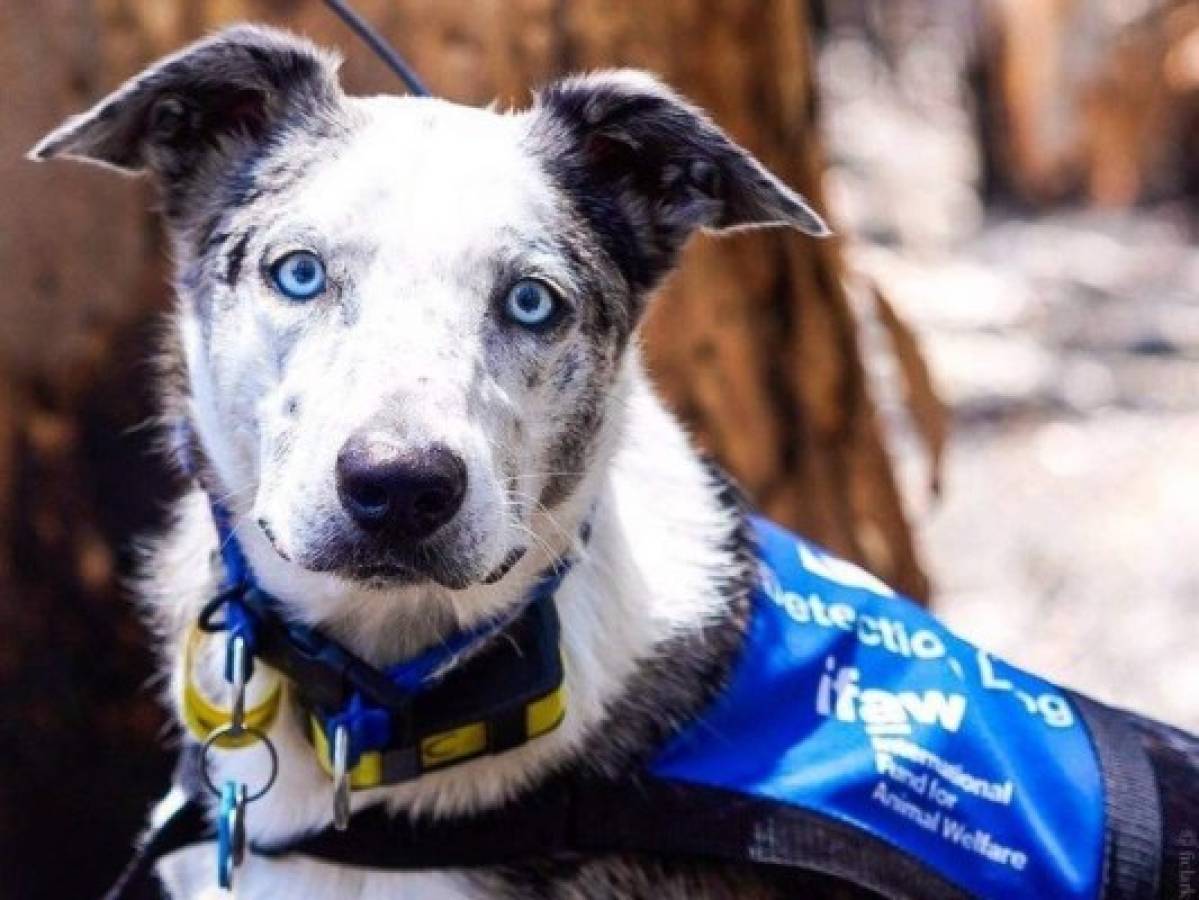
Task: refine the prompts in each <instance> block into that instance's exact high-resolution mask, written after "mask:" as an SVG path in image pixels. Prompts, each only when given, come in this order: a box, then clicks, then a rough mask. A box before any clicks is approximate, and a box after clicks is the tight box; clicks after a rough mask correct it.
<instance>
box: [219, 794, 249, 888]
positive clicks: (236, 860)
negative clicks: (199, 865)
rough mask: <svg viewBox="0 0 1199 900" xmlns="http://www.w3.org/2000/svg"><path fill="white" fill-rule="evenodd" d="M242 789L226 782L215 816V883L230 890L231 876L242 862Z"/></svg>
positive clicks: (244, 816) (244, 813) (243, 845)
mask: <svg viewBox="0 0 1199 900" xmlns="http://www.w3.org/2000/svg"><path fill="white" fill-rule="evenodd" d="M246 803H247V799H246V786H245V785H244V784H241V783H239V782H236V781H226V782H225V784H224V787H222V788H221V805H220V810H219V813H218V815H217V883H218V884H219V885H220V886H221V887H222V888H223V889H224V890H227V891H228V890H231V889H232V888H233V873H234V870H235V869H237V867H238V866H240V865H241V864H242V862H243V861H244V860H245V858H246Z"/></svg>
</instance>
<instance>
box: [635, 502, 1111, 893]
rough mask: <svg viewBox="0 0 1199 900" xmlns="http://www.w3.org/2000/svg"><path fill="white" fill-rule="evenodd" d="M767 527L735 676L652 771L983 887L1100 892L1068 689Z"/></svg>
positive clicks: (1095, 787) (1081, 734) (1100, 834)
mask: <svg viewBox="0 0 1199 900" xmlns="http://www.w3.org/2000/svg"><path fill="white" fill-rule="evenodd" d="M754 524H755V527H756V531H757V537H758V540H759V542H760V551H759V554H760V559H761V577H760V579H759V583H758V586H757V588H756V589H755V590H754V593H753V613H752V619H751V622H750V625H749V633H748V638H747V642H746V644H745V646H744V648H743V650H742V651H741V654H740V658H739V660H738V662H737V664H736V667H735V670H734V673H733V677H732V680H731V682H730V684H729V686H728V689H727V690H726V691H725V692H724V693H723V694H722V695H721V696H720V697H719V698H718V700H717V701H716V702H715V703H714V704H713V705H712V706H711V708H710V709H708V710H707V712H706V713H705V714H704V715H703V716H702V718H700V719H699V720H697V721H696V722H694V723H693V724H691V725H690V726H689V727H688V728H687V729H686V730H685V731H684V732H683V733H682V734H680V735H679V736H678V737H677V738H676V739H674V740H673V741H672V742H671V743H670V744H669V745H668V746H667V747H665V748H664V749H663V750H662V752H661V753H660V754H659V755H658V756H657V757H656V758H655V759H654V761H653V762H652V764H651V765H650V767H649V771H650V773H651V774H652V775H653V776H655V777H657V778H660V779H665V780H668V781H673V782H680V783H685V784H694V785H703V786H707V787H712V788H720V789H724V790H728V791H733V792H736V793H738V794H741V795H748V796H752V797H759V798H765V799H767V800H770V801H777V802H780V803H784V804H789V805H793V806H796V807H800V808H803V809H805V810H807V811H810V812H812V813H815V814H817V815H818V816H821V817H827V819H829V820H833V821H835V822H839V823H842V824H844V825H847V826H849V827H851V828H852V829H856V830H858V831H861V832H864V833H866V834H868V835H871V836H873V837H875V838H878V839H881V840H882V841H884V842H886V843H888V844H890V845H892V846H893V847H895V848H897V849H898V850H900V851H902V852H904V853H905V854H907V855H910V856H911V857H913V858H915V859H917V860H919V861H920V862H921V863H923V864H924V865H926V866H929V867H931V868H932V869H934V870H935V871H937V872H938V873H939V874H940V875H942V876H943V877H944V878H945V879H947V880H948V881H950V882H952V883H954V884H956V885H957V886H959V887H961V888H963V889H965V890H966V891H968V892H970V893H972V894H976V895H978V896H982V897H1045V898H1073V897H1077V898H1083V897H1096V896H1098V895H1099V892H1100V886H1101V868H1102V863H1103V851H1104V836H1105V813H1104V786H1103V781H1102V777H1101V770H1100V764H1099V760H1098V757H1097V754H1096V749H1095V747H1094V746H1093V745H1092V740H1091V737H1090V735H1089V733H1088V729H1087V727H1086V725H1085V724H1084V722H1083V721H1082V719H1081V717H1080V714H1079V711H1078V709H1077V708H1076V707H1075V705H1074V703H1073V702H1072V700H1071V698H1070V697H1068V696H1067V695H1066V694H1065V693H1063V692H1062V691H1061V690H1060V689H1058V688H1057V687H1055V686H1054V685H1052V684H1049V683H1048V682H1045V681H1043V680H1041V679H1039V678H1036V677H1033V676H1031V675H1029V674H1027V673H1025V672H1022V671H1020V670H1019V669H1016V668H1014V667H1012V666H1010V665H1008V664H1006V663H1003V662H1001V661H999V660H997V659H994V658H993V657H992V656H990V655H989V654H988V653H986V652H985V651H982V650H978V649H976V648H974V647H972V646H970V645H969V644H967V643H966V642H965V641H963V640H961V639H959V638H957V637H955V636H954V635H953V634H951V633H950V632H949V631H948V630H947V629H946V628H944V627H943V626H942V625H940V624H939V623H938V622H937V621H936V620H934V619H933V618H932V617H930V616H929V615H928V614H927V613H926V612H925V611H924V610H922V609H920V608H919V607H917V606H916V605H915V604H913V603H911V602H910V601H908V600H906V599H904V598H902V597H899V596H897V595H896V594H895V593H894V592H893V591H892V590H891V589H890V588H888V587H887V586H886V585H884V584H883V583H882V582H881V581H879V580H878V579H877V578H875V577H874V576H872V575H870V574H869V573H867V572H865V571H863V570H862V569H859V568H858V567H856V566H854V565H852V564H850V563H847V562H844V561H843V560H840V559H837V558H835V557H833V556H830V555H829V554H827V553H826V552H824V551H823V550H821V549H819V548H818V547H816V546H814V545H813V544H810V543H808V542H807V541H804V540H802V539H800V538H797V537H795V536H794V535H792V534H790V533H788V532H786V531H784V530H783V529H782V528H779V527H778V526H776V525H773V524H771V523H769V522H765V521H762V520H756V521H755V523H754Z"/></svg>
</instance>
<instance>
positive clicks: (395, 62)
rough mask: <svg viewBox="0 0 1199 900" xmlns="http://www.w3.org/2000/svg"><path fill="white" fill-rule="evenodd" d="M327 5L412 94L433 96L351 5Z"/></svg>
mask: <svg viewBox="0 0 1199 900" xmlns="http://www.w3.org/2000/svg"><path fill="white" fill-rule="evenodd" d="M325 5H326V6H328V7H329V8H330V9H331V10H333V12H335V13H337V15H338V17H339V18H340V19H341V20H342V21H343V22H345V23H346V25H347V26H348V27H349V29H350V30H351V31H353V32H354V34H356V35H358V37H359V38H361V39H362V42H363V43H364V44H366V45H367V46H368V47H370V48H371V49H372V50H374V51H375V54H376V55H377V56H378V57H379V58H380V59H381V60H383V62H385V63H386V64H387V67H388V68H389V69H391V70H392V71H393V72H395V73H396V74H397V75H399V76H400V78H401V79H402V80H403V82H404V84H406V85H407V86H408V90H409V91H410V92H411V93H412V94H414V95H415V96H417V97H430V96H432V95H431V94H430V93H429V89H428V88H427V87H425V84H424V82H423V81H421V80H420V77H419V76H418V75H417V74H416V72H414V71H412V67H411V66H410V65H408V62H407V60H405V59H404V57H402V56H401V55H400V54H399V52H398V51H397V50H396V49H395V47H393V46H391V44H389V43H387V41H386V40H385V39H384V38H383V36H382V35H381V34H379V32H378V31H376V30H375V29H374V28H373V27H372V26H371V24H370V23H369V22H367V21H366V19H364V18H362V16H360V15H359V14H358V13H357V12H355V11H354V10H353V9H351V8H350V6H349V4H347V3H344V2H342V0H325Z"/></svg>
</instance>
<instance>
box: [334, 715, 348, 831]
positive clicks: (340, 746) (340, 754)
mask: <svg viewBox="0 0 1199 900" xmlns="http://www.w3.org/2000/svg"><path fill="white" fill-rule="evenodd" d="M349 756H350V732H349V729H347V728H346V726H345V725H338V726H337V730H336V731H334V732H333V827H334V828H336V829H337V830H338V831H345V830H346V829H347V828H349V827H350V772H349Z"/></svg>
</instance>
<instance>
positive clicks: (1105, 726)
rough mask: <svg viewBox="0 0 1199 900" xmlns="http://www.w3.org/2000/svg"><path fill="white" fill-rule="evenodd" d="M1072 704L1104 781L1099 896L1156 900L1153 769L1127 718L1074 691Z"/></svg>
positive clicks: (1158, 831)
mask: <svg viewBox="0 0 1199 900" xmlns="http://www.w3.org/2000/svg"><path fill="white" fill-rule="evenodd" d="M1070 699H1071V701H1072V702H1073V703H1074V706H1075V708H1076V709H1077V710H1078V712H1079V714H1080V715H1081V716H1082V720H1083V722H1084V723H1086V726H1087V729H1088V730H1089V731H1090V733H1091V741H1092V743H1093V744H1094V745H1095V752H1096V755H1097V756H1098V757H1099V769H1100V773H1101V774H1102V777H1103V786H1104V792H1103V793H1104V812H1105V814H1106V819H1107V828H1106V833H1105V836H1104V846H1103V876H1102V877H1103V881H1102V884H1103V897H1104V898H1105V900H1151V898H1154V897H1157V896H1158V887H1159V881H1160V878H1161V861H1162V810H1161V799H1160V794H1159V790H1158V784H1157V778H1156V776H1155V775H1154V773H1153V766H1152V764H1151V763H1150V761H1149V758H1148V756H1147V755H1146V754H1145V749H1144V744H1143V742H1142V740H1141V737H1140V736H1139V735H1138V734H1137V733H1136V732H1134V731H1133V730H1132V728H1131V727H1130V725H1129V719H1128V714H1127V713H1122V712H1119V711H1118V710H1113V709H1111V708H1110V707H1107V706H1104V705H1103V704H1101V703H1097V702H1095V701H1094V700H1091V699H1089V698H1087V697H1084V696H1082V695H1080V694H1076V693H1073V692H1071V693H1070Z"/></svg>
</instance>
